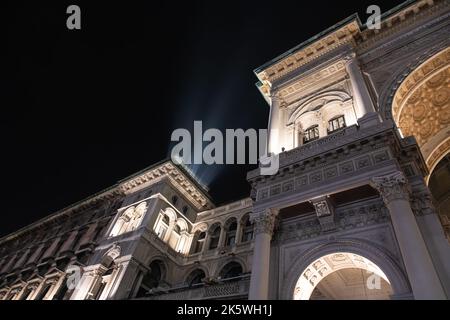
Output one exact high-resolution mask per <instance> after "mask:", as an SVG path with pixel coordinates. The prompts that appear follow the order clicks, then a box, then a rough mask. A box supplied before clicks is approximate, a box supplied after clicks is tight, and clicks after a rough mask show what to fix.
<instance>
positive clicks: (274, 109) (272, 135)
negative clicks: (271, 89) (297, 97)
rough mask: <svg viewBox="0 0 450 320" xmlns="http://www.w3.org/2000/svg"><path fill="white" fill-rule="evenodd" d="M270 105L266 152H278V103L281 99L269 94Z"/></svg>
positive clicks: (279, 148)
mask: <svg viewBox="0 0 450 320" xmlns="http://www.w3.org/2000/svg"><path fill="white" fill-rule="evenodd" d="M271 100H272V103H271V106H270V115H269V125H268V129H269V132H268V133H267V141H268V144H267V152H268V153H276V154H277V153H280V151H281V147H280V129H281V128H280V120H281V119H280V117H281V114H280V103H281V99H280V98H279V97H278V96H276V95H272V96H271Z"/></svg>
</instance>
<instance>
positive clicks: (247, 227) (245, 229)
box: [241, 213, 253, 242]
mask: <svg viewBox="0 0 450 320" xmlns="http://www.w3.org/2000/svg"><path fill="white" fill-rule="evenodd" d="M241 226H242V235H241V242H248V241H251V240H252V239H253V224H252V222H251V221H250V215H249V214H248V213H247V214H246V215H244V216H243V217H242V220H241Z"/></svg>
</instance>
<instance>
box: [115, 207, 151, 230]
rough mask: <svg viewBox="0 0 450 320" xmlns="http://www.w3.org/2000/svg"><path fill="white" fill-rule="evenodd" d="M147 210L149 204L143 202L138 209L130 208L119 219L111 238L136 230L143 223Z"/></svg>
mask: <svg viewBox="0 0 450 320" xmlns="http://www.w3.org/2000/svg"><path fill="white" fill-rule="evenodd" d="M146 210H147V203H146V202H141V203H140V204H139V205H138V206H137V207H136V208H135V207H130V208H128V209H127V210H125V211H124V212H123V213H122V214H121V216H120V217H119V219H117V221H116V223H115V225H114V227H113V229H112V231H111V233H110V236H111V237H115V236H118V235H121V234H123V233H126V232H130V231H133V230H136V229H137V228H138V227H139V225H140V224H141V222H142V219H143V217H144V214H145V212H146Z"/></svg>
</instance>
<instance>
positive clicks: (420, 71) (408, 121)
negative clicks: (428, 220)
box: [392, 48, 450, 237]
mask: <svg viewBox="0 0 450 320" xmlns="http://www.w3.org/2000/svg"><path fill="white" fill-rule="evenodd" d="M392 118H393V120H394V121H395V123H396V124H397V127H398V129H399V131H400V133H401V134H402V135H403V136H404V137H406V136H414V137H415V138H416V140H417V143H418V145H419V147H420V151H421V153H422V155H423V158H424V160H425V162H426V165H427V167H428V170H429V174H428V176H427V177H426V182H427V184H429V183H430V177H431V176H432V174H433V172H434V169H435V168H436V166H437V165H438V163H440V161H441V160H442V159H443V158H444V157H445V156H446V155H447V154H448V153H449V152H450V48H447V49H444V50H442V51H441V52H439V53H438V54H436V55H434V56H433V57H431V58H430V59H428V60H427V61H425V62H424V63H423V64H421V65H420V66H418V67H417V68H416V69H415V70H414V71H412V72H411V73H410V74H409V75H408V76H407V77H406V78H405V79H404V80H403V81H402V83H401V85H400V86H399V88H398V89H397V91H396V92H395V95H394V98H393V103H392ZM441 169H442V168H441ZM441 176H442V177H443V175H441ZM439 179H440V178H439V175H438V174H435V175H434V178H433V180H434V182H433V183H434V184H435V186H436V185H439V184H441V186H442V185H447V184H446V183H445V180H442V179H441V180H440V181H437V180H439ZM448 187H449V189H448V190H442V188H437V187H435V188H430V189H432V190H431V192H432V195H433V197H434V198H435V200H436V197H438V195H437V194H435V192H436V190H437V189H440V190H439V192H440V193H442V192H444V193H448V192H450V185H448ZM433 189H434V191H433ZM441 220H442V219H441ZM444 228H445V226H444ZM448 236H449V235H448V234H447V237H448Z"/></svg>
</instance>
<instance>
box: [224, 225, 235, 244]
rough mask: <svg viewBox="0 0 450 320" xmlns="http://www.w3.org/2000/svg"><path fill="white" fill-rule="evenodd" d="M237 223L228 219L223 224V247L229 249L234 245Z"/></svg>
mask: <svg viewBox="0 0 450 320" xmlns="http://www.w3.org/2000/svg"><path fill="white" fill-rule="evenodd" d="M236 230H237V222H236V219H235V218H231V219H229V220H228V221H227V222H226V223H225V232H226V233H225V246H226V247H230V246H233V245H234V244H235V243H236Z"/></svg>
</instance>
